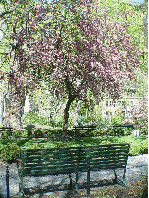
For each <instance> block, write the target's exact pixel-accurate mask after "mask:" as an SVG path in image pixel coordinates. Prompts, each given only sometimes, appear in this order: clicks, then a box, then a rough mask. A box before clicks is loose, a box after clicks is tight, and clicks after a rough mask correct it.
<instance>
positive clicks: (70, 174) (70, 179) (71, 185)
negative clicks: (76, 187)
mask: <svg viewBox="0 0 149 198" xmlns="http://www.w3.org/2000/svg"><path fill="white" fill-rule="evenodd" d="M69 179H70V189H72V177H71V174H69Z"/></svg>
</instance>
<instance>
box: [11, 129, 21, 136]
mask: <svg viewBox="0 0 149 198" xmlns="http://www.w3.org/2000/svg"><path fill="white" fill-rule="evenodd" d="M21 136H22V132H21V131H19V130H16V131H14V132H13V137H15V138H18V137H21Z"/></svg>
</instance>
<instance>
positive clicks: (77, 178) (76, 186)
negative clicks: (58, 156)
mask: <svg viewBox="0 0 149 198" xmlns="http://www.w3.org/2000/svg"><path fill="white" fill-rule="evenodd" d="M78 180H79V173H78V172H76V183H75V188H76V191H78Z"/></svg>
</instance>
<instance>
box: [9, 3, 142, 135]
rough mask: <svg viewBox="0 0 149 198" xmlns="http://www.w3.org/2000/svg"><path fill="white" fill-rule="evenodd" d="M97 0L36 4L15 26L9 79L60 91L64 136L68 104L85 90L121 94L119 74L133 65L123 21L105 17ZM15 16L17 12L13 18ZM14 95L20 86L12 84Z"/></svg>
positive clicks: (136, 60) (133, 55) (134, 55)
mask: <svg viewBox="0 0 149 198" xmlns="http://www.w3.org/2000/svg"><path fill="white" fill-rule="evenodd" d="M100 9H102V8H101V7H100V6H99V5H98V3H92V1H88V2H84V1H81V0H80V1H78V3H77V6H76V5H75V4H73V3H71V1H68V2H67V3H66V1H60V2H59V1H58V2H57V1H56V2H55V3H51V4H46V3H44V4H42V3H41V4H38V5H37V6H36V7H35V9H34V10H33V11H32V13H31V12H30V11H29V10H28V8H26V23H25V25H24V26H22V29H21V31H17V29H19V28H20V27H18V26H17V22H16V26H15V30H16V31H15V32H14V33H13V35H12V37H13V39H14V41H15V43H16V60H17V62H18V65H17V70H15V71H13V72H11V74H10V75H9V76H8V77H9V79H10V82H12V83H14V82H18V81H21V80H22V79H23V82H25V83H24V84H25V86H26V88H27V87H28V88H30V86H31V85H32V86H34V85H36V84H38V83H40V81H41V80H45V81H48V82H49V84H50V86H51V87H52V90H54V91H55V94H56V95H57V97H60V96H62V95H65V96H66V97H67V103H66V107H65V110H64V124H63V131H64V135H66V134H67V129H68V119H69V109H70V106H71V104H72V103H73V101H74V100H75V99H76V98H78V99H83V98H84V96H85V95H86V92H87V90H88V89H90V90H91V91H92V93H93V94H94V96H96V98H99V97H100V98H101V97H102V96H103V93H104V92H105V91H108V92H109V94H110V95H111V97H112V98H115V99H116V98H118V97H119V96H120V94H121V84H122V79H123V78H131V77H132V76H133V70H134V68H135V67H136V66H137V65H138V64H139V54H140V52H139V50H138V49H136V47H135V46H133V45H132V43H131V41H132V40H131V38H130V35H128V33H127V31H126V25H127V24H126V23H123V22H116V21H114V20H113V19H111V18H110V17H109V16H108V15H107V13H106V11H105V10H103V12H102V15H100V14H99V10H100ZM19 20H21V18H20V17H19V15H18V16H17V21H19ZM16 85H17V86H16V89H17V88H18V91H17V94H21V90H22V89H23V86H24V85H22V84H21V83H20V84H19V87H18V83H16Z"/></svg>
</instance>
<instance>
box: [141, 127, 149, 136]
mask: <svg viewBox="0 0 149 198" xmlns="http://www.w3.org/2000/svg"><path fill="white" fill-rule="evenodd" d="M140 134H142V135H147V134H148V127H141V129H140Z"/></svg>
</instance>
